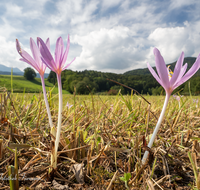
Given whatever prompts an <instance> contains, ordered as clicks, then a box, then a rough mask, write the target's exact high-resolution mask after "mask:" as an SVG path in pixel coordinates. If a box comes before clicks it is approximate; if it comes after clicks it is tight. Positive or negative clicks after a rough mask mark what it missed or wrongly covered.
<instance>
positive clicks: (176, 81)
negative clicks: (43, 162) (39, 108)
mask: <svg viewBox="0 0 200 190" xmlns="http://www.w3.org/2000/svg"><path fill="white" fill-rule="evenodd" d="M69 46H70V40H69V36H68V41H67V47H66V50H65V51H64V43H63V39H62V38H61V37H59V38H58V40H57V43H56V49H55V59H54V58H53V57H52V55H51V53H50V42H49V39H47V40H46V43H44V42H43V40H42V39H41V38H37V45H36V44H35V42H34V41H33V39H32V38H30V48H31V51H32V54H33V58H32V57H31V56H30V55H29V54H28V53H27V52H26V51H24V50H23V49H21V47H20V44H19V42H18V40H16V47H17V51H18V53H19V54H20V55H21V57H22V59H20V60H21V61H24V62H26V63H28V64H30V65H32V66H33V67H34V68H35V69H36V70H37V71H38V72H39V74H40V76H41V81H42V86H43V92H44V99H45V103H46V108H47V113H48V116H49V123H50V126H51V128H53V123H52V120H51V114H50V109H49V105H48V101H47V98H46V90H45V84H44V72H45V69H46V67H48V68H49V69H50V70H52V71H54V72H55V73H56V74H57V81H58V89H59V112H58V126H57V133H56V142H55V155H56V154H57V149H58V144H59V140H60V131H61V120H62V117H61V116H62V115H61V113H62V86H61V72H62V71H63V70H65V69H66V68H67V67H69V65H70V64H71V63H72V62H73V61H74V59H75V58H74V59H73V60H72V61H71V62H70V63H69V64H67V65H65V62H66V60H67V56H68V52H69ZM154 55H155V62H156V70H157V73H158V74H156V72H155V71H154V70H153V68H152V67H151V66H150V65H149V63H148V64H147V66H148V68H149V71H150V72H151V74H152V75H153V76H154V78H155V79H156V80H157V81H158V82H159V83H160V85H162V86H163V88H164V89H165V92H166V98H165V102H164V106H163V109H162V112H161V115H160V117H159V120H158V123H157V125H156V128H155V130H154V132H153V135H152V138H151V140H150V142H149V144H148V147H149V148H151V146H152V145H153V142H154V139H155V137H156V134H157V132H158V130H159V127H160V125H161V122H162V119H163V117H164V113H165V110H166V107H167V104H168V101H169V97H170V95H171V93H172V92H173V90H174V89H176V88H177V87H178V86H180V85H181V84H183V83H184V82H186V81H187V80H188V79H190V78H191V77H192V76H193V75H194V74H195V73H196V72H197V71H198V69H199V68H200V54H199V56H198V57H197V59H196V61H195V63H194V64H193V66H192V67H191V68H190V69H189V71H188V72H186V70H187V63H186V64H185V65H183V60H184V53H183V52H182V53H181V55H180V57H179V59H178V61H177V63H176V66H175V68H174V72H172V71H171V70H170V68H169V66H168V67H166V64H165V62H164V59H163V57H162V56H161V54H160V51H159V50H158V49H157V48H154ZM174 98H176V99H177V100H178V101H180V97H178V96H175V97H174ZM196 103H197V102H196ZM67 107H68V108H70V107H71V105H69V103H68V104H67ZM111 109H112V107H111ZM147 156H148V151H146V152H145V154H144V157H143V163H144V162H145V161H146V159H147ZM55 163H57V158H56V161H55Z"/></svg>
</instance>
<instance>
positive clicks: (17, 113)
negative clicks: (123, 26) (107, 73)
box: [0, 92, 200, 190]
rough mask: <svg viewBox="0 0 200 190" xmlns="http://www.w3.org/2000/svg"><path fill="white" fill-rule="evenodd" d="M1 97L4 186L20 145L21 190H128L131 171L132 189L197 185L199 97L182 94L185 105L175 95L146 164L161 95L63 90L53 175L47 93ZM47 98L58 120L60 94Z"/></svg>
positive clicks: (0, 185)
mask: <svg viewBox="0 0 200 190" xmlns="http://www.w3.org/2000/svg"><path fill="white" fill-rule="evenodd" d="M1 97H2V99H1V104H0V106H1V109H0V111H1V130H0V136H1V139H2V140H3V147H2V149H3V151H2V154H1V162H0V173H1V176H0V189H8V188H9V182H8V180H6V177H8V174H7V171H8V169H7V168H8V166H9V165H14V149H15V147H17V150H18V164H19V179H20V181H19V185H20V187H21V188H22V187H24V188H25V187H26V188H29V189H126V187H125V184H124V182H123V181H121V180H120V179H119V177H122V176H124V173H131V179H129V181H128V186H129V189H145V190H146V189H150V190H152V189H195V188H196V189H197V187H196V185H197V181H196V179H195V177H194V172H193V170H195V168H194V165H195V167H196V172H197V174H198V173H200V172H198V170H199V168H198V167H199V166H200V144H199V142H200V131H199V129H200V123H199V121H200V120H199V111H200V110H199V105H197V104H196V103H193V99H197V98H198V97H193V98H192V97H182V98H181V102H180V108H179V104H178V101H177V100H175V99H174V98H173V97H171V98H170V102H169V104H168V107H167V111H166V114H165V118H164V120H163V122H162V126H161V129H160V131H159V133H158V135H157V139H156V141H155V143H154V146H153V148H152V149H151V150H150V152H151V154H150V157H149V160H148V163H146V164H145V165H142V164H141V159H142V155H143V154H144V151H145V150H146V149H148V147H146V141H147V142H148V141H149V139H150V136H151V134H152V132H153V129H154V127H155V125H156V122H157V119H158V117H159V115H160V112H161V109H162V105H163V102H164V96H145V98H146V99H147V100H148V101H149V102H150V103H151V105H149V104H148V103H147V102H146V101H145V100H143V99H142V98H141V97H139V96H137V95H129V96H121V95H118V96H75V97H74V96H73V95H63V102H64V103H63V114H62V115H63V120H62V121H63V122H62V135H61V137H62V138H61V140H60V145H59V151H58V154H59V157H58V167H57V170H52V171H51V173H49V168H50V152H51V147H52V146H51V145H52V143H53V141H51V138H52V137H51V136H50V134H49V131H50V129H49V124H48V117H47V113H46V109H45V104H44V101H43V95H42V94H37V95H33V94H24V95H23V94H21V95H20V94H10V96H7V94H6V93H3V92H2V95H1V96H0V98H1ZM3 97H5V99H7V101H4V98H3ZM6 97H7V98H6ZM48 98H49V103H50V108H51V113H52V118H53V122H54V124H55V125H56V124H57V112H58V108H57V105H58V99H57V98H58V97H57V95H54V96H53V97H52V96H51V95H49V96H48ZM67 102H68V106H67ZM74 102H75V104H74ZM70 105H73V106H70ZM5 118H6V119H8V121H6V119H5ZM0 144H1V143H0ZM0 148H1V147H0ZM0 152H1V151H0ZM188 152H191V155H192V159H193V162H194V163H193V166H192V164H191V161H190V159H189V157H188ZM199 177H200V175H199Z"/></svg>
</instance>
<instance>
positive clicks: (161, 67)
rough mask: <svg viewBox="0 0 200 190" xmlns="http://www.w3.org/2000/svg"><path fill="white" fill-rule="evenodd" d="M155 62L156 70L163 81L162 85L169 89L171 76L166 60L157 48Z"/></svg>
mask: <svg viewBox="0 0 200 190" xmlns="http://www.w3.org/2000/svg"><path fill="white" fill-rule="evenodd" d="M154 55H155V62H156V70H157V72H158V76H159V77H160V80H161V81H162V84H163V85H162V86H163V87H164V88H165V89H169V76H168V72H167V67H166V65H165V61H164V59H163V57H162V56H161V54H160V51H159V50H158V49H157V48H154Z"/></svg>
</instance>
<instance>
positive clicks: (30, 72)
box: [24, 67, 37, 80]
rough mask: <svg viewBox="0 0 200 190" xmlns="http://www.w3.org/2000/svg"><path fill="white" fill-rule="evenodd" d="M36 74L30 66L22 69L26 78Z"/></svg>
mask: <svg viewBox="0 0 200 190" xmlns="http://www.w3.org/2000/svg"><path fill="white" fill-rule="evenodd" d="M36 76H37V75H36V72H35V71H34V70H33V69H32V68H31V67H27V68H26V69H24V77H25V78H26V79H27V80H33V79H34V78H35V77H36Z"/></svg>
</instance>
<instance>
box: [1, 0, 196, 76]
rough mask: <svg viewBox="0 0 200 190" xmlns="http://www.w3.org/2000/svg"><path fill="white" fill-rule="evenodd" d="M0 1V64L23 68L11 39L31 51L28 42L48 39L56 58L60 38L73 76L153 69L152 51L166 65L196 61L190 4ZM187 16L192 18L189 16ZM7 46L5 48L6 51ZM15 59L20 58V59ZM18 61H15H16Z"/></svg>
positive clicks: (180, 0) (193, 5)
mask: <svg viewBox="0 0 200 190" xmlns="http://www.w3.org/2000/svg"><path fill="white" fill-rule="evenodd" d="M158 2H159V0H153V1H150V0H144V1H132V0H123V1H122V0H110V1H106V0H102V1H100V0H87V1H85V0H76V1H74V0H68V1H66V0H58V1H52V0H35V1H25V0H19V1H14V0H9V1H7V0H2V1H1V2H0V16H1V17H0V40H1V43H0V48H1V49H2V48H3V51H1V63H0V64H4V63H6V64H7V65H14V64H18V65H19V68H20V69H21V70H23V69H24V68H25V67H27V65H24V63H22V62H19V61H17V62H16V56H18V54H17V52H15V39H16V38H18V39H19V41H20V43H22V45H23V48H24V49H27V50H29V49H30V48H29V47H30V45H29V39H30V37H32V38H33V39H35V40H36V38H37V37H38V36H39V37H41V38H42V39H44V40H46V38H47V37H49V38H50V42H51V51H52V53H53V54H54V49H55V43H56V40H57V38H58V37H59V36H62V37H63V39H64V42H65V43H66V42H67V36H68V34H70V37H71V46H70V53H69V59H68V60H69V61H70V60H72V59H73V58H74V57H76V60H75V62H74V63H73V64H72V65H71V66H70V68H71V69H72V70H85V69H93V70H99V71H107V72H117V73H123V72H125V71H127V70H130V69H136V68H144V67H146V63H147V62H150V63H151V64H154V56H153V51H152V48H153V47H154V46H155V47H157V48H159V49H160V51H161V53H162V55H163V56H164V58H165V60H166V62H167V63H168V62H172V61H175V60H176V59H177V58H178V56H179V55H180V53H181V51H184V52H185V55H186V56H197V55H198V53H199V52H200V46H199V43H198V42H199V40H200V35H199V28H200V21H199V17H200V16H199V9H198V7H199V5H200V2H198V1H195V0H191V1H186V0H173V1H172V0H171V1H166V2H164V3H158ZM191 11H193V12H192V14H191ZM6 44H7V46H6ZM18 58H19V57H18ZM18 58H17V59H18Z"/></svg>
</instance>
